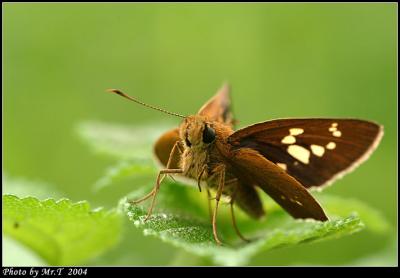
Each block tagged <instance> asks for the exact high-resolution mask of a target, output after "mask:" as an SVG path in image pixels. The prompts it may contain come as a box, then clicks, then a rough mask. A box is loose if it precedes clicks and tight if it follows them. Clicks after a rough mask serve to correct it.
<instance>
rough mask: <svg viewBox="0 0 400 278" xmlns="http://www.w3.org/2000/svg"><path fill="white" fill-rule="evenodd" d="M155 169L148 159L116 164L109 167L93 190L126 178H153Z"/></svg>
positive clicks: (155, 172) (130, 160)
mask: <svg viewBox="0 0 400 278" xmlns="http://www.w3.org/2000/svg"><path fill="white" fill-rule="evenodd" d="M156 174H157V168H156V166H155V165H154V162H153V161H151V160H149V159H129V160H123V161H120V162H118V163H117V164H116V165H113V166H110V167H109V168H108V169H107V170H106V173H105V174H104V176H102V177H101V178H100V179H99V180H98V181H97V182H96V183H95V184H94V190H96V191H97V190H100V189H102V188H104V187H107V186H110V185H111V184H113V183H115V182H117V181H119V180H122V179H124V178H127V177H131V176H135V177H136V178H138V177H151V178H153V177H155V176H156Z"/></svg>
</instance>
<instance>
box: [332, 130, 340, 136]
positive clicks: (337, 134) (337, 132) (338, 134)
mask: <svg viewBox="0 0 400 278" xmlns="http://www.w3.org/2000/svg"><path fill="white" fill-rule="evenodd" d="M333 136H335V137H340V136H342V132H341V131H339V130H336V131H334V132H333Z"/></svg>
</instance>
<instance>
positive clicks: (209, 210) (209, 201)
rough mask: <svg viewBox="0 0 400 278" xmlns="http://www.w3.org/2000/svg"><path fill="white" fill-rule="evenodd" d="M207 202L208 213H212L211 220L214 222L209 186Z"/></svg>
mask: <svg viewBox="0 0 400 278" xmlns="http://www.w3.org/2000/svg"><path fill="white" fill-rule="evenodd" d="M207 202H208V214H209V215H210V220H211V222H212V219H213V212H212V207H211V192H210V189H209V188H207Z"/></svg>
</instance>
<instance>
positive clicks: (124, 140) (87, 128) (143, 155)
mask: <svg viewBox="0 0 400 278" xmlns="http://www.w3.org/2000/svg"><path fill="white" fill-rule="evenodd" d="M172 127H174V125H173V124H167V123H164V124H163V123H158V124H147V125H140V126H134V125H123V124H116V123H112V124H111V123H102V122H84V123H81V124H80V125H79V126H78V128H77V132H78V134H79V136H80V137H81V138H82V139H83V140H84V141H85V142H86V143H87V144H88V145H89V146H90V147H91V148H92V150H93V151H95V152H97V153H101V154H105V155H108V156H112V157H117V158H139V159H148V158H149V157H150V156H151V154H152V152H153V150H152V145H153V143H154V142H155V141H156V139H157V138H158V137H159V136H160V135H161V134H162V133H163V131H167V130H169V129H171V128H172Z"/></svg>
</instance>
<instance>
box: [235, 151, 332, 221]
mask: <svg viewBox="0 0 400 278" xmlns="http://www.w3.org/2000/svg"><path fill="white" fill-rule="evenodd" d="M230 165H231V166H232V167H233V171H235V175H236V176H237V177H238V179H239V180H241V181H242V180H245V181H246V182H247V183H250V184H254V185H257V186H259V187H260V188H261V189H262V190H263V191H265V192H266V193H267V194H268V195H269V196H270V197H271V198H272V199H274V200H275V201H276V202H277V203H278V204H279V205H280V206H281V207H282V208H284V209H285V210H286V211H287V212H288V213H289V214H290V215H292V216H293V217H294V218H313V219H316V220H320V221H326V220H328V218H327V216H326V215H325V212H324V211H323V209H322V208H321V206H320V205H319V204H318V202H317V201H316V200H315V199H314V198H313V196H311V194H310V193H309V192H308V191H307V189H306V188H304V187H303V186H302V185H301V184H300V183H299V182H298V181H297V180H296V179H295V178H293V177H291V176H290V175H288V174H287V173H286V172H285V171H284V170H283V169H281V168H280V167H279V166H277V165H276V164H275V163H273V162H271V161H269V160H267V159H266V158H265V157H263V156H262V155H261V154H259V153H258V152H257V151H255V150H252V149H249V148H240V149H237V150H235V151H233V153H232V156H231V159H230Z"/></svg>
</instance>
